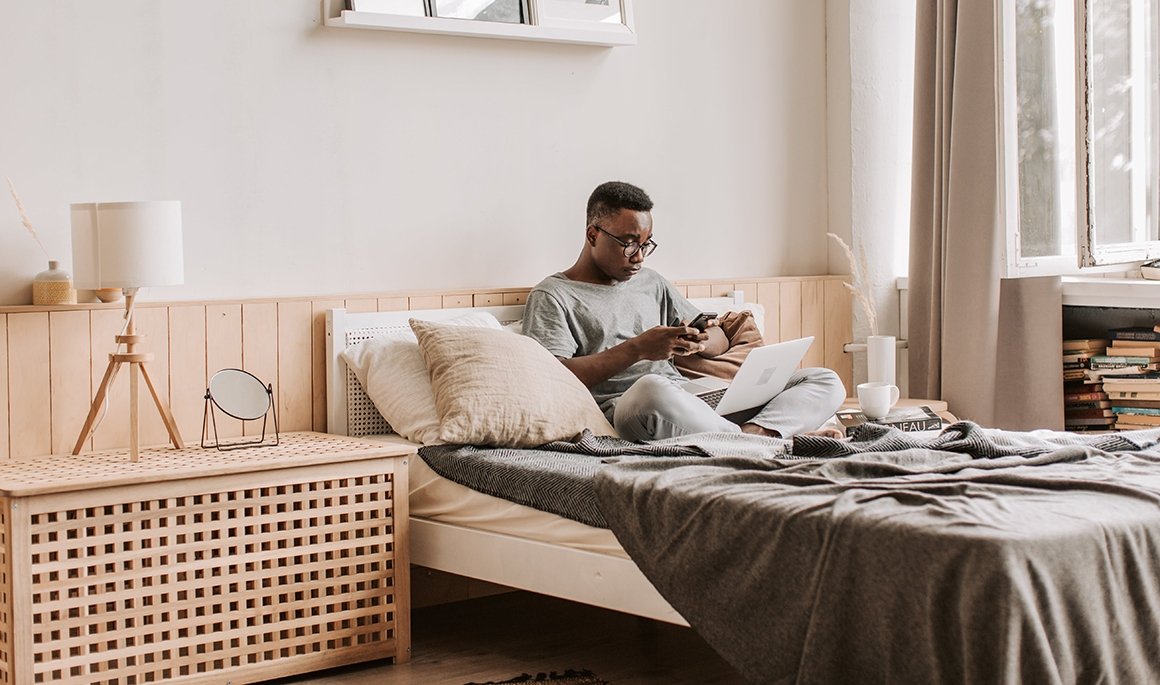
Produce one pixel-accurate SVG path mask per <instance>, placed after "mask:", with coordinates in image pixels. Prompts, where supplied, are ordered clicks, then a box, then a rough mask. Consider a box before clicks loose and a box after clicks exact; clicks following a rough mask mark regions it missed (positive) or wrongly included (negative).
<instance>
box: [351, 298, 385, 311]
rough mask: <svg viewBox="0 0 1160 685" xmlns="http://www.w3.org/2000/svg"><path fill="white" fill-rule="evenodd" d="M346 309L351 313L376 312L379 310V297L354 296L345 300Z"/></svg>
mask: <svg viewBox="0 0 1160 685" xmlns="http://www.w3.org/2000/svg"><path fill="white" fill-rule="evenodd" d="M346 311H348V312H353V313H360V314H361V313H364V312H377V311H379V299H378V298H377V297H355V298H351V299H349V300H347V301H346Z"/></svg>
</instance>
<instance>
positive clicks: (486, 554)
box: [326, 297, 763, 625]
mask: <svg viewBox="0 0 1160 685" xmlns="http://www.w3.org/2000/svg"><path fill="white" fill-rule="evenodd" d="M692 302H693V303H694V304H695V305H696V306H698V307H699V308H701V309H702V311H718V312H726V311H731V310H738V309H746V310H748V311H752V312H754V313H755V315H756V316H757V317H760V316H761V315H762V314H763V310H762V308H761V307H760V306H756V305H754V304H752V303H750V304H748V305H746V303H744V302H742V301H740V300H738V299H734V298H731V297H717V298H694V299H693V300H692ZM468 311H471V312H485V313H488V314H491V315H493V316H495V318H496V319H497V320H498V321H500V322H501V323H503V324H507V325H511V324H512V323H513V322H517V321H519V320H520V319H521V318H522V315H523V306H522V305H515V306H503V307H478V308H471V309H470V310H466V309H464V308H449V309H431V310H418V311H404V312H367V313H357V314H354V313H349V312H347V311H346V310H345V309H334V310H330V311H328V312H327V316H326V360H327V361H326V369H327V374H326V376H327V406H326V410H327V425H328V431H329V432H331V433H337V434H342V435H351V436H367V437H369V436H374V437H377V438H379V439H383V440H390V441H401V442H407V441H406V440H405V439H403V438H401V437H399V436H397V435H394V434H392V433H391V428H390V426H389V425H388V424H387V422H386V421H385V420H384V419H383V417H382V416H381V415H380V413H379V411H378V410H377V409H376V408H375V405H374V404H373V403H372V402H371V400H370V398H369V397H368V395H367V393H366V390H365V389H364V388H363V387H362V385H361V384H360V382H359V381H358V378H357V377H356V376H355V374H354V372H353V371H352V370H351V369H349V368H348V365H347V363H346V362H345V360H344V359H343V357H342V351H343V350H344V349H345V348H346V347H347V346H349V345H353V344H357V343H358V342H362V341H365V340H368V339H370V338H373V337H375V336H378V335H383V334H385V333H389V332H391V331H398V330H404V329H408V321H409V320H410V319H411V318H419V319H426V320H431V321H444V320H450V319H455V318H457V317H461V316H463V315H464V314H465V313H466V312H468ZM760 327H763V325H759V328H760ZM410 483H411V501H410V506H411V559H412V562H413V563H415V564H417V565H419V566H423V567H426V568H431V569H436V570H439V571H445V572H448V573H454V574H456V575H461V576H466V577H469V578H475V579H479V580H484V581H488V582H492V583H497V584H499V585H505V586H508V587H513V588H517V589H521V590H529V591H532V592H537V593H540V594H545V595H551V596H554V597H560V598H563V599H568V600H573V601H577V602H582V603H585V604H591V605H594V606H599V607H604V608H608V609H615V610H617V611H622V612H625V613H629V614H635V615H638V616H643V617H646V618H652V619H657V620H661V621H665V622H668V623H675V624H678V625H688V623H687V622H686V621H685V620H684V619H683V618H682V617H681V616H680V614H678V613H677V612H676V611H674V610H673V608H672V607H671V606H670V605H669V604H668V602H666V601H665V600H664V599H663V598H662V597H661V596H660V594H659V593H657V591H656V589H655V588H654V587H653V585H652V584H651V583H650V582H649V581H648V580H647V579H646V578H645V577H644V575H643V574H642V573H641V572H640V569H639V568H637V566H636V564H634V563H633V562H632V561H631V560H630V559H629V558H628V555H627V553H626V552H625V551H624V549H623V547H621V545H620V544H619V543H618V542H617V540H616V538H615V536H614V535H613V534H612V533H611V531H609V530H608V529H606V528H596V527H593V526H589V525H585V524H582V523H578V522H576V521H573V520H570V519H568V518H565V517H562V516H558V515H554V514H550V513H545V512H542V511H539V510H536V509H534V508H532V507H527V506H521V505H517V504H512V503H511V502H508V501H505V500H502V499H500V498H497V497H493V496H489V495H484V494H481V493H478V492H474V491H472V490H470V489H469V488H466V487H464V486H462V485H457V484H455V483H453V482H450V481H448V480H446V479H443V478H440V477H439V476H438V475H437V474H435V473H434V472H433V471H432V470H431V469H430V468H429V467H428V466H427V465H426V463H425V462H423V460H422V459H416V460H413V468H412V472H411V474H410Z"/></svg>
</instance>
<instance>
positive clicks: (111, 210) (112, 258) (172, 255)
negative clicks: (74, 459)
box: [72, 201, 185, 461]
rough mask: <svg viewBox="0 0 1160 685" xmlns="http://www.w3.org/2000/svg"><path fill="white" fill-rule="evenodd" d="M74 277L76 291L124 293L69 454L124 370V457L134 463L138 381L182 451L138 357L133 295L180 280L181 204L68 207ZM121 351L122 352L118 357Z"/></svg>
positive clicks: (145, 358) (142, 355)
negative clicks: (111, 344) (105, 359)
mask: <svg viewBox="0 0 1160 685" xmlns="http://www.w3.org/2000/svg"><path fill="white" fill-rule="evenodd" d="M72 246H73V277H74V279H75V283H76V287H77V288H83V289H92V290H96V289H98V288H121V289H122V291H123V292H124V293H125V325H124V327H123V328H122V329H121V333H120V334H119V335H117V336H116V341H117V347H116V348H115V349H114V352H113V353H112V354H110V355H109V365H108V367H107V368H106V369H105V375H104V377H103V378H102V379H101V385H100V387H98V388H97V393H96V395H95V396H94V397H93V405H92V407H91V408H90V409H89V415H88V418H86V419H85V425H84V427H83V428H82V429H81V434H80V436H79V437H78V438H77V442H76V446H75V447H73V452H72V453H73V454H80V452H81V448H82V447H83V446H84V443H85V441H86V440H88V438H89V435H90V434H91V433H92V432H93V428H94V422H95V421H96V418H97V415H98V414H99V413H100V409H101V406H102V405H103V404H104V402H105V399H106V397H107V395H108V392H109V389H110V388H111V387H112V385H113V381H114V380H115V379H116V377H117V373H118V371H120V369H121V366H122V365H125V364H128V365H129V455H130V458H131V459H132V460H133V461H137V460H138V459H139V454H140V435H139V422H138V382H139V380H138V378H139V377H141V378H144V379H145V384H146V385H147V386H148V387H149V392H150V394H152V395H153V402H154V404H156V405H157V410H158V411H159V412H160V413H161V418H162V420H163V421H164V422H165V428H166V430H168V431H169V439H170V441H171V442H172V443H173V446H174V447H175V448H178V449H181V448H183V447H184V446H185V445H184V443H183V442H182V440H181V434H180V433H179V432H178V430H177V423H176V422H175V421H174V420H173V414H172V413H171V412H170V411H169V408H168V407H167V406H166V404H165V402H163V401H162V400H161V398H160V397H159V396H158V395H157V388H156V387H155V386H154V385H153V380H152V379H151V378H149V372H148V371H147V370H146V368H145V364H146V362H150V361H153V355H152V354H149V353H147V352H140V351H138V346H139V345H141V343H142V342H143V341H144V339H145V336H144V335H140V334H138V333H137V332H136V331H135V330H134V328H133V307H134V304H135V302H136V299H137V290H138V289H140V288H143V287H147V286H165V285H180V284H181V283H182V282H184V280H185V270H184V268H183V258H182V245H181V203H180V202H174V201H166V202H89V203H83V204H74V205H72ZM121 345H125V351H124V352H121V351H120V348H121Z"/></svg>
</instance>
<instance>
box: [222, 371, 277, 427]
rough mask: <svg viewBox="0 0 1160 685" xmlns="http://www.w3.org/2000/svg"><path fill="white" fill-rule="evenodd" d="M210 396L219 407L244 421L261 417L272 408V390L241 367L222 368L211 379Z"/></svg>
mask: <svg viewBox="0 0 1160 685" xmlns="http://www.w3.org/2000/svg"><path fill="white" fill-rule="evenodd" d="M209 396H210V399H212V400H213V403H214V404H215V405H217V407H218V408H219V409H221V410H222V411H224V412H225V413H227V414H229V415H230V416H232V417H234V418H235V419H242V420H243V421H251V420H253V419H260V418H262V417H263V416H265V415H266V411H267V410H269V409H270V392H269V391H268V390H267V389H266V386H265V385H264V384H263V383H262V381H260V380H258V377H257V376H255V375H254V374H252V373H249V372H248V371H242V370H241V369H222V370H221V371H218V372H217V373H215V374H214V375H213V377H212V378H210V379H209Z"/></svg>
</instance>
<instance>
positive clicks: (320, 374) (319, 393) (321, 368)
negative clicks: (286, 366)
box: [310, 300, 343, 433]
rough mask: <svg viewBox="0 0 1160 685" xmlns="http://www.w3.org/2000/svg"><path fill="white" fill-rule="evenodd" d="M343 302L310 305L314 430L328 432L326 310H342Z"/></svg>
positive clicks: (324, 302)
mask: <svg viewBox="0 0 1160 685" xmlns="http://www.w3.org/2000/svg"><path fill="white" fill-rule="evenodd" d="M342 306H343V301H342V300H314V301H313V302H311V303H310V310H311V317H312V318H311V331H312V335H311V340H312V341H313V342H312V344H311V346H310V347H311V349H310V358H311V363H310V385H311V387H312V398H313V401H312V403H311V404H312V405H313V413H314V417H313V424H314V430H316V431H318V432H320V433H325V432H326V310H328V309H341V308H342Z"/></svg>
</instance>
